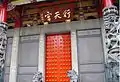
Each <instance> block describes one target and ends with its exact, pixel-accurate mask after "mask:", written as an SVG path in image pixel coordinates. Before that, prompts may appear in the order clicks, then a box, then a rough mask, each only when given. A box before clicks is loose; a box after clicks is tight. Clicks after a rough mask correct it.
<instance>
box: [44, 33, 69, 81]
mask: <svg viewBox="0 0 120 82" xmlns="http://www.w3.org/2000/svg"><path fill="white" fill-rule="evenodd" d="M45 64H46V72H45V73H46V75H45V80H46V82H69V81H70V80H69V78H68V76H67V71H68V70H70V69H71V40H70V34H69V33H68V34H53V35H48V36H47V37H46V63H45Z"/></svg>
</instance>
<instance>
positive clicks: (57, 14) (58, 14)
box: [54, 11, 62, 19]
mask: <svg viewBox="0 0 120 82" xmlns="http://www.w3.org/2000/svg"><path fill="white" fill-rule="evenodd" d="M54 17H55V19H57V18H59V19H61V18H62V17H60V12H59V11H57V12H55V16H54Z"/></svg>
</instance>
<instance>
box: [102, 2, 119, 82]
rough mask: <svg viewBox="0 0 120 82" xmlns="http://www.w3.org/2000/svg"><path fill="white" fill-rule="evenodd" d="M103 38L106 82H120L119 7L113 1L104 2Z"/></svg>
mask: <svg viewBox="0 0 120 82" xmlns="http://www.w3.org/2000/svg"><path fill="white" fill-rule="evenodd" d="M103 20H104V27H103V29H104V30H103V37H104V41H105V43H104V44H105V48H104V49H105V50H104V51H105V63H106V67H107V70H106V77H107V81H106V82H119V77H120V74H119V73H120V72H119V71H118V70H119V67H120V66H119V65H120V43H119V42H120V20H119V15H118V10H117V7H116V6H114V5H113V3H112V1H111V0H104V9H103Z"/></svg>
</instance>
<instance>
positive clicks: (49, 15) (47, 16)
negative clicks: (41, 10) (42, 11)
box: [45, 11, 52, 22]
mask: <svg viewBox="0 0 120 82" xmlns="http://www.w3.org/2000/svg"><path fill="white" fill-rule="evenodd" d="M51 15H52V13H50V12H49V11H47V14H46V15H45V17H46V18H47V21H49V22H50V21H51Z"/></svg>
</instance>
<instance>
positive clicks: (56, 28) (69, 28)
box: [8, 19, 104, 82]
mask: <svg viewBox="0 0 120 82" xmlns="http://www.w3.org/2000/svg"><path fill="white" fill-rule="evenodd" d="M101 24H102V23H101V20H98V19H95V20H84V21H74V22H71V23H55V24H48V25H41V26H36V27H26V28H21V29H20V36H27V35H29V36H32V35H45V34H50V33H62V32H73V31H74V32H77V30H86V29H101V26H100V25H101ZM75 34H76V33H75ZM12 36H13V30H8V37H12ZM74 37H76V35H75V36H72V37H71V38H74ZM99 37H101V35H100V36H99ZM90 39H91V38H90ZM90 39H89V40H90ZM80 40H83V39H80ZM84 40H85V39H84ZM99 40H100V39H98V41H99ZM43 41H45V40H44V39H43ZM72 42H73V43H72V45H74V44H77V43H78V42H77V41H76V42H75V41H72ZM39 43H41V41H39ZM78 45H79V44H78ZM40 46H42V48H43V47H45V45H41V44H39V51H40V49H41V48H40ZM83 46H85V45H83ZM96 46H97V47H98V48H99V45H96ZM100 48H102V46H101V47H100ZM19 49H20V48H19ZM71 49H73V50H72V51H73V52H78V51H77V50H78V47H77V46H76V47H75V48H74V47H73V48H71ZM98 53H99V52H98ZM100 53H102V51H100ZM40 54H41V53H40V52H39V57H41V59H42V60H43V61H44V58H42V57H44V56H41V55H40ZM42 54H43V53H42ZM78 54H80V53H77V54H76V56H78ZM72 55H74V54H72ZM102 55H103V54H102ZM86 56H89V55H86ZM98 56H99V55H98ZM81 57H83V58H84V56H82V54H81ZM100 57H102V56H100ZM88 58H89V57H88ZM80 59H81V58H79V60H80ZM38 61H40V58H39V60H38ZM74 61H78V59H77V58H76V59H75V60H74ZM80 61H82V60H80ZM91 61H92V60H91ZM96 61H101V62H98V63H103V57H102V58H100V59H99V58H98V60H96ZM88 63H89V62H88ZM38 64H40V62H39V63H38ZM42 65H43V64H42ZM77 65H78V62H76V63H75V67H79V66H77ZM38 66H39V65H38ZM73 66H74V65H73ZM95 66H98V67H97V68H95V71H97V72H100V73H99V74H87V75H86V74H83V75H82V76H81V78H82V79H84V81H81V82H88V79H86V78H91V77H93V76H96V79H97V78H99V79H101V81H100V82H102V81H103V79H104V78H103V77H104V72H103V71H104V66H103V64H100V65H87V66H81V69H79V72H80V73H81V72H83V71H86V72H87V71H89V70H91V71H92V70H93V68H94V67H95ZM40 67H44V66H40ZM87 68H88V69H87ZM40 69H41V68H39V67H38V70H40ZM43 69H44V68H43ZM77 69H78V68H77ZM99 76H101V77H99ZM23 77H24V76H23ZM30 77H31V76H30ZM81 78H80V79H81ZM95 81H96V80H94V81H91V82H95Z"/></svg>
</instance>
